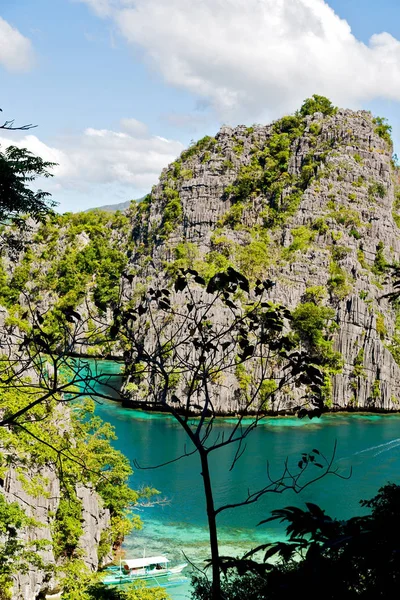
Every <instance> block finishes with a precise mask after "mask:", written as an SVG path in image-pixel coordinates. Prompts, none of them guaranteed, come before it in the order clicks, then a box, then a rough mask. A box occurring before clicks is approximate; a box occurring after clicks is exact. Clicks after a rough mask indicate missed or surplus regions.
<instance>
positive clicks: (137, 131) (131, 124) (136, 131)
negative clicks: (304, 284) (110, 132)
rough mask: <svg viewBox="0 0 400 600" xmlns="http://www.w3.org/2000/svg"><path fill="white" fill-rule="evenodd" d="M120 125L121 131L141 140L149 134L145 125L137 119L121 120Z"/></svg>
mask: <svg viewBox="0 0 400 600" xmlns="http://www.w3.org/2000/svg"><path fill="white" fill-rule="evenodd" d="M120 124H121V128H122V130H123V131H126V132H127V133H129V134H131V135H133V136H135V137H138V138H143V137H147V136H148V134H149V131H148V128H147V125H145V123H142V122H141V121H138V120H137V119H121V122H120Z"/></svg>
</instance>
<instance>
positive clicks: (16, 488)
mask: <svg viewBox="0 0 400 600" xmlns="http://www.w3.org/2000/svg"><path fill="white" fill-rule="evenodd" d="M63 421H64V423H67V422H68V416H67V414H65V411H64V414H63ZM37 476H39V477H40V480H41V482H42V485H43V493H41V495H39V496H37V495H35V496H33V495H31V494H30V493H28V492H27V491H26V489H25V488H24V485H23V483H22V481H21V478H20V477H19V475H18V471H17V470H16V469H15V468H14V467H11V468H10V469H9V470H8V472H7V474H6V477H5V479H4V481H2V482H1V486H0V493H2V494H3V495H4V497H5V499H6V500H7V502H10V503H11V502H17V503H18V504H19V506H20V507H21V508H22V509H23V510H24V512H25V513H26V515H27V516H28V517H30V518H33V519H34V520H35V521H37V522H38V523H40V525H39V526H38V527H36V526H35V527H27V528H25V529H23V530H22V531H21V536H22V541H23V542H26V543H28V542H33V541H36V540H44V541H47V542H48V543H47V544H46V545H45V547H44V549H43V550H41V551H40V553H39V554H40V557H41V559H42V561H43V564H44V565H45V566H46V565H47V566H48V567H50V569H49V570H46V568H44V569H40V568H38V567H36V566H33V565H28V568H29V570H28V572H26V573H23V572H20V573H17V574H15V575H14V585H13V596H12V598H13V600H34V599H35V598H37V597H38V594H39V593H40V592H51V591H52V590H59V586H58V583H57V580H56V578H55V577H54V575H53V567H54V566H55V565H56V564H58V565H60V564H61V563H60V561H57V560H56V559H55V556H54V553H53V547H52V535H53V533H52V531H53V526H54V523H55V519H56V513H57V509H58V507H59V503H60V499H61V497H62V495H63V492H62V490H61V488H60V479H59V474H58V473H57V471H56V470H55V468H54V467H50V466H44V467H41V468H37V469H34V468H31V469H30V470H29V471H27V472H26V473H25V478H26V479H27V480H33V481H34V480H35V478H36V477H37ZM76 493H77V498H78V499H79V500H80V501H81V503H82V521H81V524H82V529H83V533H82V535H81V537H80V540H79V543H78V547H79V549H80V550H81V552H82V560H83V561H84V563H85V565H86V566H87V567H88V568H89V569H90V570H91V571H93V572H94V571H97V569H98V567H99V566H101V565H99V561H98V556H97V549H98V545H99V542H100V537H101V534H102V532H103V531H106V530H108V528H109V527H110V513H109V510H108V509H105V508H104V507H103V504H102V500H101V498H100V496H99V495H98V494H97V493H96V492H95V491H94V490H93V489H92V488H91V487H90V486H84V485H82V484H77V486H76ZM111 560H112V556H111V547H110V556H108V557H106V559H105V562H108V561H111Z"/></svg>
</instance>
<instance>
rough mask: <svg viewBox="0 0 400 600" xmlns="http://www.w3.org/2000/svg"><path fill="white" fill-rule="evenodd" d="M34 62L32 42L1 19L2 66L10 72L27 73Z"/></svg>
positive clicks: (0, 44)
mask: <svg viewBox="0 0 400 600" xmlns="http://www.w3.org/2000/svg"><path fill="white" fill-rule="evenodd" d="M33 61H34V55H33V48H32V44H31V42H30V40H28V38H26V37H24V36H23V35H22V33H20V32H19V31H18V29H15V28H14V27H12V26H11V25H10V24H9V23H7V21H5V20H4V19H2V18H1V17H0V65H3V66H4V67H5V68H6V69H8V70H9V71H26V70H28V69H29V68H30V67H31V66H32V65H33Z"/></svg>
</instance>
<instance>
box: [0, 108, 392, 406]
mask: <svg viewBox="0 0 400 600" xmlns="http://www.w3.org/2000/svg"><path fill="white" fill-rule="evenodd" d="M397 180H398V174H397V168H396V166H395V165H394V163H393V162H392V143H391V140H390V128H389V127H388V126H387V125H386V123H385V121H384V120H382V119H380V118H374V117H373V116H372V115H371V114H370V113H369V112H365V111H357V112H354V111H350V110H344V109H335V108H334V107H333V106H332V105H331V103H330V102H329V101H328V100H326V99H323V98H322V99H321V98H320V97H315V98H314V99H310V100H307V101H306V102H305V103H304V104H303V106H302V108H301V109H300V111H298V112H297V113H296V115H293V116H288V117H284V118H282V119H280V120H279V121H276V122H275V123H272V124H271V125H266V126H263V125H255V126H253V127H244V126H238V127H236V128H229V127H223V128H222V129H221V130H220V131H219V132H218V133H217V134H216V136H215V137H206V138H203V139H202V140H200V141H199V142H197V143H196V144H194V145H193V146H191V147H189V148H188V149H187V150H185V151H184V152H183V153H182V154H181V156H180V157H179V159H178V160H176V161H175V162H174V163H172V164H171V165H170V166H169V167H168V168H166V169H164V171H163V172H162V174H161V177H160V181H159V183H158V185H156V186H155V187H154V188H153V190H152V192H151V194H149V195H148V196H146V197H145V198H144V199H143V200H142V201H141V202H140V203H139V204H137V205H135V204H133V205H131V208H130V210H129V211H128V212H127V213H126V214H125V215H118V214H117V215H115V216H114V215H112V214H107V213H104V212H101V211H100V212H98V213H97V212H89V213H81V214H79V215H65V216H64V217H55V218H53V219H52V220H50V221H49V222H48V223H46V224H45V225H42V226H41V227H39V229H38V230H37V231H36V233H35V235H34V237H33V243H32V244H31V246H30V247H29V249H28V250H27V251H26V252H25V255H23V256H19V257H18V259H17V262H15V261H14V262H13V261H12V260H11V259H7V260H3V275H2V282H3V285H2V286H1V289H0V298H2V301H1V302H2V304H3V305H4V306H6V307H7V309H8V310H11V311H14V312H15V313H18V314H20V313H22V312H23V311H22V309H21V303H22V304H23V301H22V297H21V292H22V291H25V292H26V291H27V292H29V296H30V298H31V300H32V302H34V303H35V304H36V305H37V306H38V307H39V310H40V312H43V311H47V312H46V315H45V319H46V321H45V323H46V326H47V327H48V328H49V330H50V331H51V330H52V328H53V329H54V331H57V328H58V327H59V323H60V321H61V322H62V321H63V319H64V318H65V311H67V312H68V311H69V310H73V309H75V308H78V309H79V310H80V311H83V312H84V314H85V315H86V317H88V315H89V313H93V314H90V315H89V316H90V318H88V319H87V326H88V337H89V338H90V343H89V342H88V343H86V342H84V343H83V344H82V343H81V344H80V345H79V347H77V348H76V350H77V351H79V352H81V353H83V354H89V355H97V356H106V355H119V356H121V355H122V352H123V347H121V346H120V344H119V341H118V339H117V340H115V341H113V342H110V340H109V338H107V336H105V335H104V330H103V332H102V333H100V334H99V332H98V331H97V332H96V331H95V328H94V325H93V319H92V317H93V316H94V315H97V316H99V317H100V318H101V319H103V321H105V323H106V324H107V323H111V322H112V318H113V309H114V308H115V307H117V306H119V305H120V304H121V302H122V303H123V304H124V303H125V304H129V305H132V304H135V302H136V301H137V300H138V299H139V298H140V296H141V294H142V293H143V292H144V291H145V290H146V289H147V287H149V286H150V285H154V284H155V285H164V286H166V287H171V286H172V283H173V280H174V278H175V276H176V274H177V273H178V272H179V269H180V268H188V267H192V268H195V269H197V270H198V271H199V272H200V273H201V274H202V275H203V276H204V278H205V279H206V280H208V279H209V278H210V277H211V276H212V275H214V274H215V273H216V272H219V271H222V270H224V269H226V268H227V267H228V266H233V267H235V268H237V269H238V270H239V271H241V272H243V273H244V274H245V275H246V276H247V277H248V278H249V279H250V280H252V281H254V280H255V279H257V278H265V277H269V278H271V279H273V280H274V281H275V282H276V286H275V287H274V288H273V289H272V290H271V292H270V299H271V300H272V301H274V302H280V303H282V304H285V305H287V306H288V307H289V308H290V309H291V310H299V307H300V308H301V310H302V311H303V313H304V311H306V312H307V311H308V313H309V322H308V324H307V326H308V327H315V323H313V319H314V321H315V319H316V315H317V313H319V314H322V313H323V312H324V309H332V311H333V312H332V311H331V312H329V311H328V312H326V311H325V313H324V314H333V315H334V317H333V318H329V319H326V322H325V323H324V325H323V328H324V336H325V338H324V339H325V341H326V344H325V346H326V347H325V348H322V346H321V348H319V349H318V351H319V352H321V353H324V352H325V353H326V352H328V350H329V352H339V353H340V355H341V357H342V362H343V366H340V365H339V364H336V365H333V366H332V367H331V368H327V369H326V371H325V374H326V399H325V401H326V404H327V406H329V407H331V408H332V409H346V410H353V409H359V410H360V409H364V410H389V411H390V410H397V409H398V398H399V394H400V387H399V386H400V370H399V363H400V331H399V329H400V319H399V314H398V310H397V308H396V307H392V306H391V305H390V304H389V303H388V301H387V300H386V299H384V298H383V296H384V295H385V294H386V293H387V292H389V291H391V284H390V281H389V279H388V275H387V271H386V266H387V264H392V263H396V262H398V261H399V258H400V243H399V242H400V231H399V228H398V226H397V224H396V222H399V216H398V215H397V213H396V210H397V206H398V200H397V195H396V193H397V192H396V186H397ZM119 284H121V290H120V285H119ZM85 311H86V312H85ZM96 318H97V317H96ZM217 318H218V314H217ZM321 331H322V329H321ZM96 336H97V337H96ZM149 343H151V339H150V338H149ZM227 381H228V382H229V385H224V386H220V387H219V388H218V387H217V386H216V388H215V392H214V393H215V397H214V402H215V406H216V409H217V411H219V412H220V413H234V412H236V411H237V410H239V409H240V397H241V394H243V392H244V390H243V381H240V375H239V374H238V373H235V372H233V373H230V374H229V377H228V380H227ZM128 383H129V382H128ZM126 389H129V386H128V387H127V388H126ZM130 389H131V391H130V392H129V393H130V395H131V397H132V399H133V400H135V401H141V399H142V397H145V396H146V394H142V396H141V397H138V395H137V394H135V393H134V392H132V386H130ZM295 404H296V395H295V394H293V393H292V392H290V393H287V394H286V395H285V396H284V397H283V398H282V399H281V401H280V402H279V404H275V405H274V406H271V407H270V410H271V411H272V412H277V411H278V412H279V411H290V410H292V409H293V407H294V405H295Z"/></svg>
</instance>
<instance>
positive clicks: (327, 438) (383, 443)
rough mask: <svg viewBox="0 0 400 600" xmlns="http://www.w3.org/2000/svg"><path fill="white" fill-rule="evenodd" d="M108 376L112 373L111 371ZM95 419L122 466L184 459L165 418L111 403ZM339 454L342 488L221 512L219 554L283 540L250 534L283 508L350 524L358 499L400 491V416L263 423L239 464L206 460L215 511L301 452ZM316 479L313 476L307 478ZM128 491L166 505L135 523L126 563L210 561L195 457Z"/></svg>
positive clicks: (222, 425) (140, 474) (270, 533)
mask: <svg viewBox="0 0 400 600" xmlns="http://www.w3.org/2000/svg"><path fill="white" fill-rule="evenodd" d="M110 370H111V369H110ZM96 413H97V414H98V415H99V416H100V417H101V418H102V419H104V420H105V421H108V422H110V423H111V424H112V425H113V426H114V427H115V430H116V434H117V436H118V440H116V441H115V442H114V443H115V446H116V448H118V449H119V450H121V451H122V452H123V453H124V454H125V455H126V456H127V457H128V458H129V459H130V461H132V463H133V461H134V460H136V461H138V463H139V464H140V466H141V467H154V466H156V465H158V464H160V463H163V462H166V461H168V460H171V459H173V458H175V457H177V456H179V455H180V454H182V453H183V452H184V449H185V444H186V445H187V450H190V446H189V443H190V442H189V443H188V440H187V439H186V436H185V434H184V432H183V431H182V430H181V428H180V426H179V424H178V423H176V422H175V421H174V419H173V418H172V417H170V416H168V415H161V414H154V413H146V412H142V411H133V410H130V409H125V408H122V406H121V405H120V404H118V403H117V402H114V401H112V400H109V401H103V400H102V401H101V402H99V403H98V405H97V408H96ZM230 427H232V422H231V420H230V419H221V420H219V421H218V422H217V424H216V426H215V432H216V434H217V433H222V432H223V431H224V430H227V429H228V428H230ZM335 443H336V445H337V450H336V459H335V465H336V467H337V469H338V472H339V473H340V474H342V475H343V476H348V475H349V474H350V472H351V477H350V478H349V479H339V478H338V477H335V476H334V475H329V476H327V477H325V478H323V479H322V480H320V481H318V482H316V483H314V484H312V485H311V486H310V487H308V488H307V489H305V490H304V491H303V492H302V493H301V494H300V495H296V494H294V493H293V492H291V491H287V492H284V493H283V494H282V495H276V494H268V495H266V496H264V497H263V498H262V499H261V500H260V501H259V502H258V503H256V504H253V505H251V506H246V507H242V508H237V509H234V510H232V511H226V512H223V513H221V515H220V516H219V526H220V543H221V550H222V553H223V554H230V555H234V556H236V555H239V554H241V553H242V552H244V551H246V550H249V549H250V548H251V547H254V546H255V545H257V544H259V543H260V542H266V541H273V540H276V539H282V537H283V529H282V525H280V524H276V523H268V524H267V525H262V526H258V523H259V521H260V520H262V519H265V518H267V517H268V516H269V514H270V511H271V510H273V509H275V508H282V507H284V506H288V505H291V504H296V505H298V506H302V505H304V502H307V501H312V502H316V503H318V504H320V506H321V507H322V508H323V509H325V510H326V512H327V513H328V514H330V515H331V516H334V517H337V518H348V517H350V516H352V515H354V514H357V513H359V514H361V513H362V512H363V509H361V508H360V506H359V500H360V499H368V498H370V497H372V496H374V495H375V494H376V492H377V490H378V488H379V487H380V486H382V485H384V484H385V483H387V482H388V481H392V482H395V483H397V482H399V473H400V415H397V414H396V415H377V414H374V415H371V414H344V413H343V414H326V415H323V416H322V417H321V418H320V419H318V420H313V421H309V420H300V419H297V418H295V417H274V418H268V419H265V420H264V421H263V422H262V423H261V424H260V425H259V426H258V427H257V429H255V430H254V431H253V432H252V434H251V435H250V436H249V438H248V445H247V449H246V452H245V454H244V455H243V456H242V457H241V459H240V460H239V462H238V463H237V464H236V466H235V468H234V469H233V471H229V470H228V468H227V467H228V465H229V464H230V461H231V460H232V457H233V454H234V451H235V449H234V447H230V448H229V447H228V448H224V449H222V450H221V451H217V452H215V453H214V461H213V464H212V477H213V482H214V488H215V498H216V504H217V506H219V505H220V504H225V503H228V502H229V503H231V502H232V501H239V500H243V499H245V497H246V494H247V490H248V489H250V490H251V491H254V490H256V489H259V488H261V487H263V486H264V485H265V483H266V481H267V463H268V462H269V464H270V467H271V472H272V473H273V475H279V473H280V472H281V470H282V467H283V464H284V461H285V459H286V458H287V457H289V460H290V461H291V463H292V464H294V465H295V464H297V462H298V460H299V458H300V455H301V453H302V452H310V451H311V450H312V449H313V448H317V449H318V450H319V451H320V452H322V453H324V454H325V455H326V456H330V455H331V453H332V451H333V448H334V446H335ZM317 471H318V469H315V474H316V475H317V474H319V473H317ZM131 483H132V487H134V488H138V487H141V486H147V485H150V486H152V487H155V488H156V489H158V490H160V492H161V496H162V498H165V499H166V500H167V502H166V503H161V504H155V505H154V506H152V507H149V508H145V509H143V510H142V511H141V512H140V513H139V514H140V516H141V517H142V520H143V523H144V526H143V529H142V530H141V531H135V532H133V533H132V534H131V535H130V536H129V537H128V538H127V539H126V541H125V543H124V547H125V549H126V551H127V555H128V556H130V557H135V556H141V555H142V554H143V549H146V552H147V553H148V554H160V553H167V554H168V556H169V557H170V558H173V559H178V560H181V559H182V557H183V553H184V554H185V555H186V556H187V557H188V558H189V559H190V560H191V561H193V562H194V563H196V564H202V561H203V560H204V559H206V558H207V557H208V537H207V529H206V517H205V502H204V498H203V490H202V482H201V477H200V464H199V461H198V458H197V456H196V455H193V456H190V457H186V458H183V459H181V460H180V461H178V462H175V463H174V464H172V465H167V466H164V467H161V468H159V469H154V468H151V469H147V468H146V469H138V468H136V469H135V472H134V474H133V476H132V482H131ZM168 591H169V593H170V594H171V596H172V598H174V600H175V599H176V600H178V599H180V598H184V597H186V593H187V586H186V587H185V586H184V587H181V588H171V589H169V590H168Z"/></svg>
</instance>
